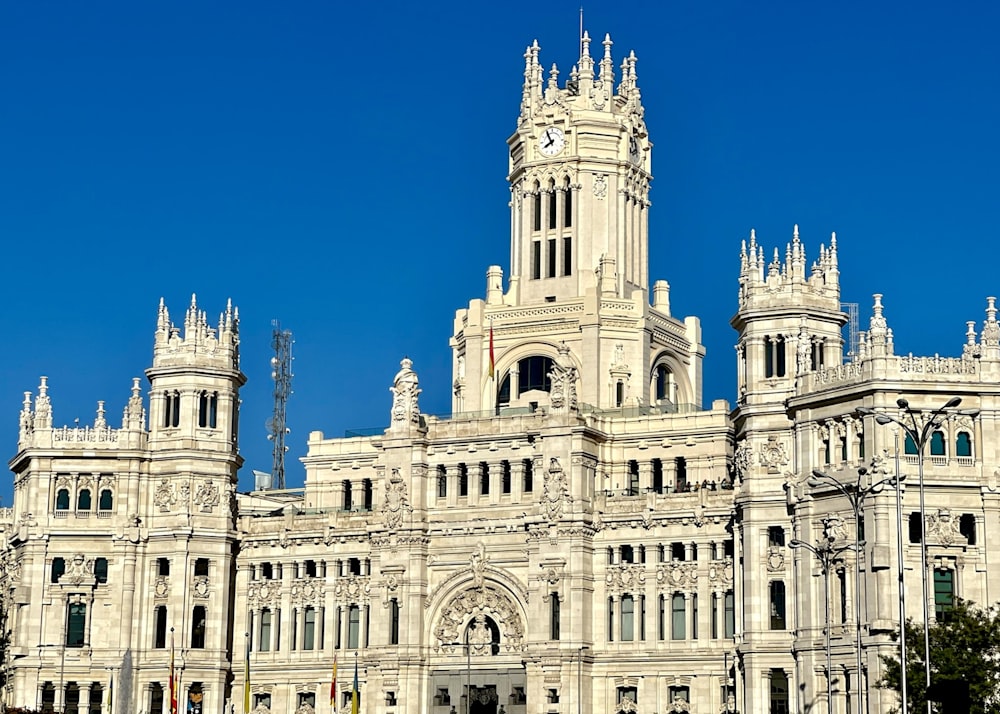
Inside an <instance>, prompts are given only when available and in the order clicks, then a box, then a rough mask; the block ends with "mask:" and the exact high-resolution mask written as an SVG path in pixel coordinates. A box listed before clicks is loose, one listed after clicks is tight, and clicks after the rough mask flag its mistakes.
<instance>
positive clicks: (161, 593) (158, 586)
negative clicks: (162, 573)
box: [153, 577, 170, 599]
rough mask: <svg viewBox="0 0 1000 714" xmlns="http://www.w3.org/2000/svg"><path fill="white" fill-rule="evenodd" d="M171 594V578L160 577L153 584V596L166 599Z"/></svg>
mask: <svg viewBox="0 0 1000 714" xmlns="http://www.w3.org/2000/svg"><path fill="white" fill-rule="evenodd" d="M169 594H170V578H166V577H158V578H157V579H156V581H155V582H154V583H153V595H154V596H155V597H156V598H158V599H161V598H165V597H167V595H169Z"/></svg>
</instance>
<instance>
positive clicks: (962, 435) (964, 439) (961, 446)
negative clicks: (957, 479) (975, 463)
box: [955, 431, 972, 457]
mask: <svg viewBox="0 0 1000 714" xmlns="http://www.w3.org/2000/svg"><path fill="white" fill-rule="evenodd" d="M955 456H965V457H969V456H972V437H971V436H969V432H967V431H960V432H958V437H957V438H956V439H955Z"/></svg>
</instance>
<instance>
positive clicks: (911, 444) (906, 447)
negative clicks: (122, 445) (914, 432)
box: [903, 434, 917, 456]
mask: <svg viewBox="0 0 1000 714" xmlns="http://www.w3.org/2000/svg"><path fill="white" fill-rule="evenodd" d="M903 453H904V454H909V455H911V456H916V454H917V442H915V441H914V440H913V437H912V436H910V435H909V434H907V435H906V442H905V443H904V444H903Z"/></svg>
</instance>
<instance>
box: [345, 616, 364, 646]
mask: <svg viewBox="0 0 1000 714" xmlns="http://www.w3.org/2000/svg"><path fill="white" fill-rule="evenodd" d="M360 636H361V608H359V607H358V606H357V605H351V606H350V607H348V608H347V649H349V650H356V649H357V648H358V643H359V641H360V639H359V638H360Z"/></svg>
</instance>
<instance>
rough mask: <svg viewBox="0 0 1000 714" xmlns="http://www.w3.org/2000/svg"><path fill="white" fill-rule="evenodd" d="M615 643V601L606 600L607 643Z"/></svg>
mask: <svg viewBox="0 0 1000 714" xmlns="http://www.w3.org/2000/svg"><path fill="white" fill-rule="evenodd" d="M614 641H615V599H614V598H611V597H609V598H608V642H614Z"/></svg>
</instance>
